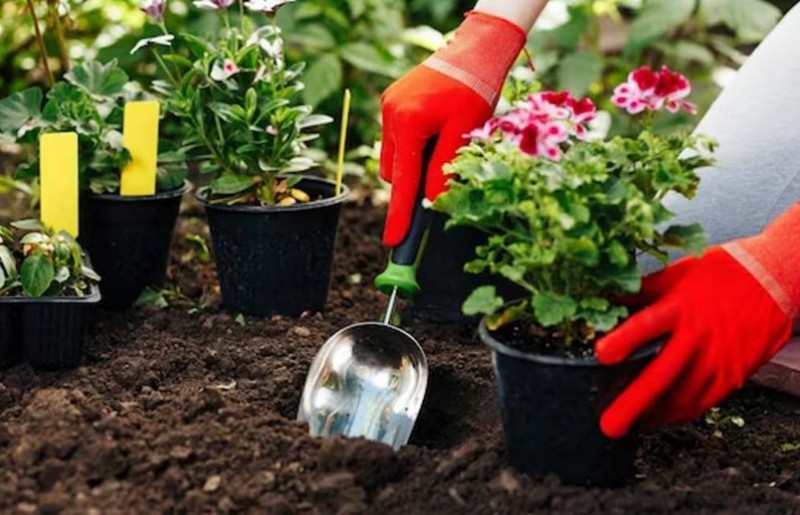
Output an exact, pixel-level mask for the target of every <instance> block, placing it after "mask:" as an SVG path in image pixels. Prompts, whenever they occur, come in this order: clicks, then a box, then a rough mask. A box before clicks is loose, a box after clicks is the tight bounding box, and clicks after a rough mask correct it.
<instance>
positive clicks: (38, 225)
mask: <svg viewBox="0 0 800 515" xmlns="http://www.w3.org/2000/svg"><path fill="white" fill-rule="evenodd" d="M11 227H14V228H15V229H20V230H23V231H44V230H45V227H44V224H43V223H42V221H41V220H38V219H36V218H28V219H25V220H19V221H17V222H11Z"/></svg>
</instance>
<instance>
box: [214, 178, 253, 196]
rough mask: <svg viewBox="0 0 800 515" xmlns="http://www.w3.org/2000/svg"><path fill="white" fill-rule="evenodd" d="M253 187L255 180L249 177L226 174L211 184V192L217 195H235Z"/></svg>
mask: <svg viewBox="0 0 800 515" xmlns="http://www.w3.org/2000/svg"><path fill="white" fill-rule="evenodd" d="M252 185H253V180H252V179H251V178H250V177H248V176H247V175H235V174H232V173H226V174H223V175H221V176H219V177H218V178H216V179H214V180H213V181H212V182H211V192H212V193H214V194H216V195H235V194H236V193H241V192H243V191H245V190H246V189H248V188H250V187H251V186H252Z"/></svg>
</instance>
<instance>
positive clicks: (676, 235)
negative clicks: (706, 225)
mask: <svg viewBox="0 0 800 515" xmlns="http://www.w3.org/2000/svg"><path fill="white" fill-rule="evenodd" d="M663 241H664V245H667V246H670V247H676V248H680V249H684V250H687V251H689V252H691V253H692V254H694V255H696V256H701V255H702V254H703V251H704V250H705V249H706V245H707V239H706V232H705V231H704V230H703V227H702V226H700V224H692V225H673V226H672V227H670V228H669V229H667V232H665V233H664V237H663Z"/></svg>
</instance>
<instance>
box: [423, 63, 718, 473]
mask: <svg viewBox="0 0 800 515" xmlns="http://www.w3.org/2000/svg"><path fill="white" fill-rule="evenodd" d="M689 91H690V86H689V83H688V81H687V80H686V79H685V78H684V77H683V76H681V75H679V74H677V73H674V72H672V71H670V70H668V69H666V68H665V69H662V70H661V71H658V72H654V71H652V70H649V69H646V68H644V69H640V70H637V71H635V72H633V73H632V74H631V76H630V79H629V82H628V83H626V84H623V85H622V86H620V88H618V90H617V94H616V95H615V98H614V102H615V103H616V104H618V105H621V106H624V107H625V108H626V109H627V110H628V111H629V112H631V113H646V114H645V115H644V118H645V121H647V120H646V119H647V118H651V117H652V115H653V114H654V112H655V111H658V110H660V109H662V108H667V109H669V110H671V111H674V110H678V109H681V108H685V109H688V110H693V105H692V104H690V103H688V102H686V101H685V100H684V98H685V96H686V95H688V93H689ZM584 109H590V107H589V104H588V101H587V100H581V101H578V100H575V99H574V98H572V97H571V96H570V95H569V94H567V93H552V92H545V93H539V94H535V95H533V96H531V97H529V98H528V99H527V100H526V101H524V102H522V103H520V104H518V105H517V106H515V109H513V110H512V111H511V112H509V113H507V114H505V115H502V116H499V117H497V118H494V119H492V120H490V121H489V122H488V123H487V125H486V126H485V127H483V128H482V129H480V130H478V131H475V132H474V133H473V135H472V136H473V141H472V144H471V145H470V146H468V147H466V148H464V149H463V150H462V151H461V153H460V155H459V156H458V158H457V159H456V160H455V161H454V162H453V163H452V165H451V166H450V171H451V172H452V173H454V174H455V176H456V177H457V179H456V180H454V181H452V183H451V189H450V190H449V191H448V192H447V193H445V194H443V195H442V196H441V197H440V198H439V199H438V200H437V201H436V203H435V208H436V209H438V210H441V211H443V212H445V213H447V214H448V215H449V216H450V217H451V219H450V221H449V222H448V223H449V224H450V225H453V226H471V227H475V228H477V229H480V230H482V231H484V232H485V233H486V234H487V235H488V240H487V243H486V244H485V245H482V246H480V247H478V249H477V257H476V259H475V260H473V261H472V262H470V263H469V264H468V270H469V271H470V272H474V273H479V272H483V271H487V270H488V271H490V272H491V273H493V274H498V275H500V276H502V277H505V278H506V279H508V280H510V281H512V282H513V283H515V284H517V285H518V286H520V287H521V288H523V289H524V290H525V292H526V293H525V295H524V296H523V297H521V298H518V299H505V298H502V297H501V296H499V295H498V294H497V292H496V289H495V287H493V286H485V287H480V288H478V289H476V290H475V291H474V292H473V294H472V295H471V296H470V297H469V298H468V299H467V300H466V302H465V303H464V306H463V308H464V312H465V313H467V314H481V315H484V319H483V321H482V323H481V326H480V337H481V340H482V341H483V342H484V343H485V344H486V345H488V346H489V347H490V348H491V350H492V353H493V359H494V363H495V373H496V377H497V381H498V388H499V393H500V402H501V408H502V414H503V426H504V432H505V437H506V447H507V450H508V454H509V456H510V460H511V463H512V464H513V465H514V466H515V467H517V468H518V469H520V470H522V471H524V472H531V473H541V474H545V473H556V474H558V475H559V476H560V477H561V478H562V479H563V480H564V481H567V482H570V483H578V484H589V485H598V486H613V485H618V484H620V483H622V482H624V481H625V480H626V479H628V478H629V477H630V476H631V474H632V472H633V460H634V457H635V452H636V441H635V439H634V438H628V439H622V440H609V439H607V438H605V437H604V436H603V435H602V434H601V432H600V429H599V426H598V421H599V418H600V414H601V413H602V410H603V409H604V408H605V406H606V405H607V404H608V403H609V402H610V401H611V400H612V399H613V398H614V397H615V396H616V394H618V393H619V392H620V391H621V389H622V388H623V387H624V386H626V384H627V383H628V382H629V381H630V380H631V379H632V377H633V376H635V375H636V374H637V373H638V372H639V371H640V370H641V369H642V367H644V366H645V365H646V364H647V363H648V361H649V360H650V359H652V357H653V356H654V355H655V353H656V352H657V347H658V346H657V342H655V344H654V345H653V346H651V347H650V348H649V349H648V350H647V351H645V352H640V353H639V354H637V355H635V356H634V357H632V358H631V359H630V360H629V361H628V362H626V363H624V364H622V365H619V366H616V367H605V366H601V365H600V364H599V363H598V362H597V361H596V359H595V358H594V357H593V350H592V348H593V343H594V342H595V341H596V339H597V338H598V337H599V336H600V335H602V334H603V333H605V332H607V331H610V330H611V329H613V328H614V327H615V326H616V325H617V324H618V323H619V322H620V321H621V320H623V319H624V318H625V317H626V316H627V315H628V310H627V308H626V307H625V305H624V302H623V301H622V299H623V298H624V296H626V295H631V294H635V293H636V292H637V291H638V290H639V288H640V284H641V274H640V271H639V269H638V267H637V264H636V257H637V256H638V255H640V254H648V255H651V256H654V257H656V258H658V259H661V260H662V261H666V260H667V254H666V250H667V249H670V248H677V249H681V250H686V251H691V252H694V253H700V252H702V249H703V247H704V244H705V237H704V232H703V230H702V228H701V227H699V226H697V225H692V226H670V227H666V228H665V227H664V224H665V223H667V222H668V221H669V220H670V218H671V217H672V213H670V212H669V211H668V210H667V209H666V208H665V207H664V205H663V203H662V200H663V198H664V196H665V195H667V194H668V193H678V194H682V195H685V196H686V197H692V196H693V195H694V192H695V190H696V188H697V185H698V176H697V174H696V170H697V169H698V168H700V167H704V166H708V165H710V164H711V161H710V158H709V157H708V153H709V152H710V151H711V150H713V143H712V142H711V141H709V140H707V139H706V138H703V137H701V136H687V135H682V134H668V135H664V136H657V135H655V134H653V133H652V132H651V131H650V130H647V129H645V130H643V131H642V132H641V133H640V134H639V135H638V137H635V138H625V137H615V138H612V139H610V140H606V141H602V140H593V141H589V140H585V139H586V138H585V135H586V130H585V127H583V125H582V122H581V121H580V117H579V114H580V112H581V111H582V110H584ZM507 301H510V302H507Z"/></svg>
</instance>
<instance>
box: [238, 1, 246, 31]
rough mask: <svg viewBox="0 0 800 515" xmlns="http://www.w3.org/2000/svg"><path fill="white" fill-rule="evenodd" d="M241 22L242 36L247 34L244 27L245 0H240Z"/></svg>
mask: <svg viewBox="0 0 800 515" xmlns="http://www.w3.org/2000/svg"><path fill="white" fill-rule="evenodd" d="M239 23H240V25H241V26H242V36H244V35H245V30H246V29H245V27H244V0H239Z"/></svg>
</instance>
